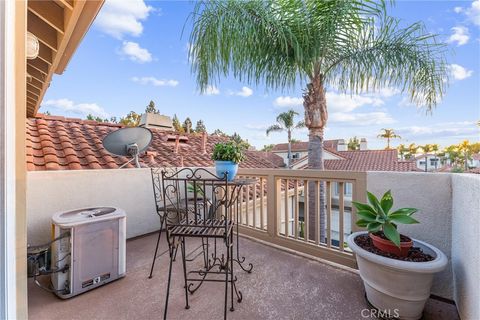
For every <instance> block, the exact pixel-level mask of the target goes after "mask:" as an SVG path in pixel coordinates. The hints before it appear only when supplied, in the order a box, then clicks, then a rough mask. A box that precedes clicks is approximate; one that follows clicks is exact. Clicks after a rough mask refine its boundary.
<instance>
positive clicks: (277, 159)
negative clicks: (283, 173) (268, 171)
mask: <svg viewBox="0 0 480 320" xmlns="http://www.w3.org/2000/svg"><path fill="white" fill-rule="evenodd" d="M251 152H255V153H256V154H257V155H258V156H260V157H263V158H266V159H267V160H268V161H270V162H272V163H274V164H275V165H276V166H277V167H279V168H281V167H285V161H283V158H282V157H281V156H279V155H278V154H275V153H273V152H267V151H251Z"/></svg>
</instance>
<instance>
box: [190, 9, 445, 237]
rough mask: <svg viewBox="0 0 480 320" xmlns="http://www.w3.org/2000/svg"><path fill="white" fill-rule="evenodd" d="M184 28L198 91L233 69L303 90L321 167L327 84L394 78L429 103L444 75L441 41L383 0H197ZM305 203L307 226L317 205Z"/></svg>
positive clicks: (313, 151)
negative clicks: (398, 16) (389, 11)
mask: <svg viewBox="0 0 480 320" xmlns="http://www.w3.org/2000/svg"><path fill="white" fill-rule="evenodd" d="M191 17H192V26H193V27H192V31H191V34H190V43H191V46H190V51H189V55H190V57H189V58H190V59H189V61H191V63H192V71H193V73H194V74H195V75H196V77H197V84H198V86H199V89H200V91H205V90H206V89H207V88H208V86H210V85H215V84H216V83H217V82H218V81H219V79H220V78H221V77H225V76H227V75H229V74H232V75H233V76H234V77H235V78H237V79H238V80H240V81H243V82H246V83H249V84H253V85H260V84H263V85H264V87H265V89H266V90H268V89H271V90H288V89H296V88H298V86H305V84H306V86H305V87H304V88H305V89H304V91H303V106H304V109H305V125H306V127H307V128H308V130H309V147H308V167H309V168H311V169H321V170H322V169H324V164H323V140H324V131H325V126H326V124H327V120H328V111H327V99H326V91H327V88H328V89H332V88H336V89H337V90H338V91H340V92H350V93H354V94H358V93H362V92H366V91H372V90H377V89H380V88H382V87H386V86H392V87H396V88H400V89H401V90H402V91H403V92H405V91H406V92H408V93H409V94H408V96H409V97H410V99H411V101H412V102H413V103H415V104H417V105H422V106H425V107H426V109H427V110H431V109H432V108H433V107H434V106H435V105H436V104H437V102H438V101H439V100H440V99H441V97H442V95H443V91H444V88H445V85H446V83H445V79H446V78H448V77H447V74H448V73H447V71H446V62H445V48H446V46H445V45H444V44H442V43H440V42H438V41H437V37H436V35H433V34H431V33H429V32H427V30H426V29H425V27H424V25H423V23H421V22H417V23H414V24H412V25H409V26H406V27H402V26H401V25H400V21H399V20H398V19H396V18H393V17H390V16H388V14H387V8H386V4H385V1H384V0H378V1H374V0H364V1H318V0H290V1H278V0H263V1H259V0H245V1H236V0H230V1H224V0H212V1H200V2H198V3H197V5H196V6H195V9H194V12H193V13H192V15H191ZM324 185H325V184H324V183H321V184H320V192H319V193H318V190H316V188H315V183H313V184H312V187H311V188H309V196H310V197H309V198H310V199H312V201H315V199H316V198H317V197H316V195H317V194H320V197H319V199H320V200H319V201H320V203H319V205H318V208H320V239H324V238H325V230H324V225H325V212H326V207H325V204H326V202H325V188H324ZM315 207H316V206H315V205H310V206H309V208H311V209H310V212H309V219H311V221H312V223H310V224H309V225H310V227H311V230H310V234H311V235H313V234H314V230H315V228H316V226H315V224H314V223H313V221H314V218H315V216H316V214H317V212H315Z"/></svg>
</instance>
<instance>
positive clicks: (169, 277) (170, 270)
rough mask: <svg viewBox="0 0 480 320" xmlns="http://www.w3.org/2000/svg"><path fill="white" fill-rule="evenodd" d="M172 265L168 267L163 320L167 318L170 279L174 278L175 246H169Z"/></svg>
mask: <svg viewBox="0 0 480 320" xmlns="http://www.w3.org/2000/svg"><path fill="white" fill-rule="evenodd" d="M169 251H170V252H169V253H170V254H169V256H170V265H169V267H168V282H167V296H166V298H165V310H164V311H163V320H167V310H168V296H169V294H170V281H171V280H172V263H173V248H169Z"/></svg>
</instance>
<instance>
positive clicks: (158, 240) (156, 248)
mask: <svg viewBox="0 0 480 320" xmlns="http://www.w3.org/2000/svg"><path fill="white" fill-rule="evenodd" d="M162 227H163V222H162V220H161V218H160V230H158V238H157V245H156V246H155V253H154V255H153V261H152V267H151V268H150V275H149V276H148V278H149V279H152V276H153V268H154V267H155V261H156V260H157V253H158V246H159V244H160V237H161V236H162Z"/></svg>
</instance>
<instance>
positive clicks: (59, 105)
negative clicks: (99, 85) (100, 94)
mask: <svg viewBox="0 0 480 320" xmlns="http://www.w3.org/2000/svg"><path fill="white" fill-rule="evenodd" d="M42 106H43V107H51V108H53V109H56V110H57V111H60V112H64V113H67V114H68V113H70V114H75V115H80V116H83V117H85V116H86V115H88V114H91V115H93V116H95V117H101V118H109V117H110V115H109V114H108V113H107V112H106V111H105V110H104V109H103V108H102V107H100V106H99V105H98V104H96V103H74V102H73V101H72V100H69V99H56V100H47V101H44V102H43V103H42Z"/></svg>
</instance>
